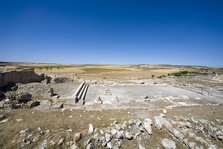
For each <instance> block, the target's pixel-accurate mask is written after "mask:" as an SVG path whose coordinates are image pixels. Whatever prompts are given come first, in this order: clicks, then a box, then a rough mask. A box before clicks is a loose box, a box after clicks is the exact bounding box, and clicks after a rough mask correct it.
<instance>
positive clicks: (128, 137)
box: [0, 75, 223, 149]
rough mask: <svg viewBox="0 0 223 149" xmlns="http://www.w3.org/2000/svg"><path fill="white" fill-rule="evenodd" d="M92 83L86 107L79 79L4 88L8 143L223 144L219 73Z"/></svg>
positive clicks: (2, 133) (193, 147)
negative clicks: (80, 98)
mask: <svg viewBox="0 0 223 149" xmlns="http://www.w3.org/2000/svg"><path fill="white" fill-rule="evenodd" d="M219 78H220V79H219ZM84 81H85V82H86V83H87V84H89V85H90V87H89V89H88V92H87V95H86V99H85V101H86V102H85V104H84V105H83V102H82V101H79V102H78V103H75V100H74V98H75V97H74V92H75V90H76V89H77V87H78V86H79V84H80V83H81V82H83V79H79V78H78V79H75V80H74V79H73V78H66V77H64V76H61V77H58V76H57V77H55V78H53V77H52V78H48V79H46V80H44V81H43V82H41V83H28V84H16V86H10V87H8V88H4V90H2V91H1V92H0V100H1V101H0V108H1V109H0V148H72V149H75V148H87V149H93V148H114V149H116V148H128V149H129V148H130V149H131V148H132V149H135V148H139V149H144V148H165V149H174V148H189V149H202V148H203V149H205V148H209V149H215V148H223V142H222V139H223V106H222V104H223V98H222V97H223V93H222V87H223V85H222V79H221V77H219V76H218V77H217V78H216V75H213V76H206V77H203V76H197V77H196V79H195V80H192V78H191V77H165V78H160V79H143V80H133V79H131V80H114V79H113V80H104V79H101V80H84Z"/></svg>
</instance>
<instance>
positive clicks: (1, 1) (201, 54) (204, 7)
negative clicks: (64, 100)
mask: <svg viewBox="0 0 223 149" xmlns="http://www.w3.org/2000/svg"><path fill="white" fill-rule="evenodd" d="M0 61H17V62H50V63H73V64H75V63H78V64H80V63H84V64H86V63H92V64H138V63H147V64H180V65H181V64H184V65H207V66H223V1H222V0H70V1H66V0H61V1H57V0H27V1H25V0H15V1H12V0H0Z"/></svg>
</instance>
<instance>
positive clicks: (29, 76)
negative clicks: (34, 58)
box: [0, 68, 44, 87]
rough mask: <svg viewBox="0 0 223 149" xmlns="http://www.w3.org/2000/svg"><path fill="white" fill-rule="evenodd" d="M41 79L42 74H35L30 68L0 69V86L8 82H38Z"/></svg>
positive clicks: (42, 77)
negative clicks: (0, 70)
mask: <svg viewBox="0 0 223 149" xmlns="http://www.w3.org/2000/svg"><path fill="white" fill-rule="evenodd" d="M43 79H44V76H43V75H38V74H36V73H35V72H34V69H31V68H23V69H15V70H8V71H2V72H0V87H4V86H6V85H8V83H30V82H40V81H42V80H43Z"/></svg>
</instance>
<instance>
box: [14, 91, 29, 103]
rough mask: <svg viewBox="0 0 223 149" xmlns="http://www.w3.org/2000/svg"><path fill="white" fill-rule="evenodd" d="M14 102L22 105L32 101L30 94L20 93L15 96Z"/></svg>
mask: <svg viewBox="0 0 223 149" xmlns="http://www.w3.org/2000/svg"><path fill="white" fill-rule="evenodd" d="M16 100H18V101H19V102H22V103H27V102H29V101H31V100H32V95H31V94H30V93H24V92H22V93H19V94H17V96H16Z"/></svg>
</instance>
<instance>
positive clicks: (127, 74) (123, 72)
mask: <svg viewBox="0 0 223 149" xmlns="http://www.w3.org/2000/svg"><path fill="white" fill-rule="evenodd" d="M14 67H29V68H34V69H35V71H36V72H38V73H45V74H49V73H50V74H73V75H74V74H78V75H79V76H80V77H83V78H88V79H91V78H94V79H95V78H99V79H147V78H160V77H163V76H168V74H172V73H178V72H181V71H188V72H196V73H219V72H223V70H222V69H219V68H209V67H196V66H173V65H62V64H32V63H13V64H8V65H6V67H3V68H7V69H10V68H14Z"/></svg>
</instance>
